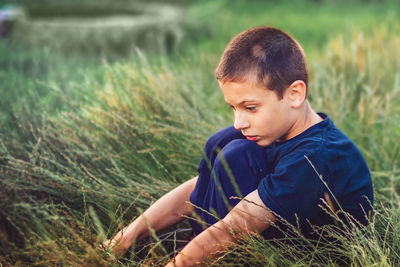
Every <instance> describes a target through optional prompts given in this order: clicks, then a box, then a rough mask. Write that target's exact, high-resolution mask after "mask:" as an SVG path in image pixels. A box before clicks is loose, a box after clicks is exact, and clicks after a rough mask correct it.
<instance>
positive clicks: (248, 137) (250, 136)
mask: <svg viewBox="0 0 400 267" xmlns="http://www.w3.org/2000/svg"><path fill="white" fill-rule="evenodd" d="M246 139H247V140H249V141H256V140H257V135H246Z"/></svg>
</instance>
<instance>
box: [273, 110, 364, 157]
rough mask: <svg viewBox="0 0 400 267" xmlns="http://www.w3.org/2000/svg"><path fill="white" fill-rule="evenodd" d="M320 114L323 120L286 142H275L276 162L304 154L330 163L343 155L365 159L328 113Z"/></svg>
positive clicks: (274, 153)
mask: <svg viewBox="0 0 400 267" xmlns="http://www.w3.org/2000/svg"><path fill="white" fill-rule="evenodd" d="M318 114H319V115H320V116H321V117H322V118H323V121H321V122H319V123H317V124H315V125H313V126H312V127H310V128H308V129H307V130H306V131H304V132H302V133H301V134H299V135H298V136H295V137H294V138H292V139H290V140H288V141H286V142H283V143H274V145H273V146H272V151H273V155H274V161H275V163H278V162H279V161H280V160H281V159H293V160H295V159H304V158H305V157H304V156H307V157H308V158H313V159H317V160H318V161H319V162H324V163H328V164H329V163H334V162H335V161H336V160H338V159H339V158H343V157H346V158H348V157H353V158H355V159H362V160H363V157H362V155H361V153H360V151H359V150H358V148H357V146H356V145H355V144H354V143H353V141H352V140H351V139H350V138H349V137H347V136H346V135H345V134H344V133H343V132H342V131H341V130H340V129H338V128H337V127H336V126H335V124H334V123H333V122H332V120H331V119H330V118H329V117H328V116H327V115H326V114H324V113H318Z"/></svg>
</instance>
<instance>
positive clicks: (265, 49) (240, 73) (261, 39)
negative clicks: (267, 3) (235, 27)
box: [216, 26, 308, 99]
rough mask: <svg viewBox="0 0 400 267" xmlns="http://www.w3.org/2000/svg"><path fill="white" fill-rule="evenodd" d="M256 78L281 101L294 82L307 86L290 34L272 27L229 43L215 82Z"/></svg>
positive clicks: (303, 63) (250, 31)
mask: <svg viewBox="0 0 400 267" xmlns="http://www.w3.org/2000/svg"><path fill="white" fill-rule="evenodd" d="M249 74H256V75H257V79H258V81H259V82H260V83H262V84H263V85H264V86H265V87H266V88H267V89H270V90H273V91H275V92H276V94H277V95H278V97H279V98H280V99H281V98H282V97H283V94H284V92H285V89H286V88H288V87H289V86H290V84H292V83H293V82H294V81H296V80H302V81H303V82H304V83H305V84H306V86H307V85H308V69H307V63H306V59H305V55H304V52H303V49H302V48H301V46H300V44H299V43H298V42H297V41H296V40H295V39H294V38H293V37H291V36H290V35H289V34H287V33H285V32H283V31H281V30H279V29H276V28H273V27H265V26H261V27H255V28H251V29H248V30H246V31H244V32H242V33H240V34H238V35H237V36H236V37H234V38H233V39H232V41H231V42H230V43H229V44H228V46H227V47H226V49H225V51H224V53H223V54H222V56H221V59H220V62H219V64H218V67H217V70H216V77H217V80H218V81H220V82H222V83H224V82H227V81H228V82H239V81H243V80H244V78H245V76H246V75H249Z"/></svg>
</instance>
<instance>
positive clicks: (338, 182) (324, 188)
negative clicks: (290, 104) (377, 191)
mask: <svg viewBox="0 0 400 267" xmlns="http://www.w3.org/2000/svg"><path fill="white" fill-rule="evenodd" d="M319 115H320V116H321V117H322V118H323V121H321V122H320V123H318V124H315V125H313V126H312V127H310V128H308V129H307V130H306V131H304V132H302V133H301V134H299V135H297V136H295V137H293V138H291V139H290V140H287V141H284V142H274V143H273V144H271V145H270V146H268V147H265V148H263V149H264V150H265V155H266V162H265V164H266V165H267V166H266V169H268V170H269V173H268V174H267V175H266V176H265V177H263V178H262V179H261V180H260V182H259V184H258V187H257V186H256V188H254V189H258V193H259V196H260V198H261V199H262V201H263V202H264V204H265V205H266V206H267V207H268V208H269V209H270V210H271V211H272V212H274V213H275V214H276V215H278V216H277V218H278V219H279V220H278V225H281V226H282V227H283V225H284V224H281V222H282V221H286V222H289V223H290V224H292V225H294V226H298V227H299V228H300V229H301V231H302V232H303V234H304V235H306V236H311V232H312V228H311V227H310V225H318V226H320V225H324V224H329V223H331V222H332V216H331V215H328V213H327V212H326V211H324V210H323V209H322V208H321V207H324V208H325V210H328V209H329V207H327V204H328V205H329V206H331V208H332V209H333V210H334V211H338V210H341V209H342V210H344V211H346V212H348V213H349V214H351V216H353V217H354V219H356V220H357V221H359V222H361V223H362V224H365V223H366V214H368V212H369V211H370V210H371V209H372V207H371V205H372V203H373V188H372V181H371V176H370V172H369V170H368V167H367V164H366V162H365V160H364V158H363V156H362V155H361V153H360V151H359V150H358V149H357V147H356V146H355V145H354V143H353V142H352V141H351V140H350V139H349V138H348V137H347V136H345V135H344V134H343V133H342V132H341V131H340V130H339V129H337V128H336V127H335V125H334V124H333V122H332V121H331V120H330V119H329V118H328V117H327V116H326V115H325V114H323V113H320V114H319ZM238 138H240V137H239V136H238ZM238 156H240V155H238ZM202 164H203V165H204V160H202ZM200 167H201V168H203V169H204V166H199V170H201V168H200ZM203 183H207V184H203ZM209 184H210V181H209V180H206V179H199V180H198V184H197V185H196V188H195V190H194V192H193V193H192V195H191V202H192V203H195V204H198V203H207V201H204V200H203V199H199V198H202V197H203V198H204V197H205V196H206V195H205V194H199V192H200V191H201V190H200V189H201V188H207V187H209V186H210V185H209ZM332 194H333V195H332ZM219 204H220V205H221V206H224V205H225V204H224V203H219ZM213 205H214V206H218V203H214V204H213ZM201 208H202V209H205V210H206V211H208V210H207V209H208V208H209V207H201ZM209 212H210V211H209ZM203 218H204V216H203ZM214 222H215V221H212V222H211V221H210V222H206V223H214ZM194 225H195V224H194ZM282 227H281V228H282ZM197 228H198V227H197ZM195 231H196V226H195ZM199 231H201V230H198V229H197V232H199ZM263 234H264V236H265V237H267V238H273V237H279V236H282V229H278V228H276V227H269V228H267V230H266V231H265V232H264V233H263Z"/></svg>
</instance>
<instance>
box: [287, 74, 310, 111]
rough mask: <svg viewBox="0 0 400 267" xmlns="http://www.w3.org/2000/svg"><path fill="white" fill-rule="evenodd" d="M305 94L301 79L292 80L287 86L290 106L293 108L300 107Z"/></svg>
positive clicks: (305, 88)
mask: <svg viewBox="0 0 400 267" xmlns="http://www.w3.org/2000/svg"><path fill="white" fill-rule="evenodd" d="M306 95H307V87H306V84H305V83H304V82H303V81H301V80H297V81H294V82H293V83H292V84H291V85H290V86H289V92H288V97H289V101H290V106H291V107H293V108H298V107H300V106H301V105H302V104H303V102H304V100H305V99H306Z"/></svg>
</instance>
